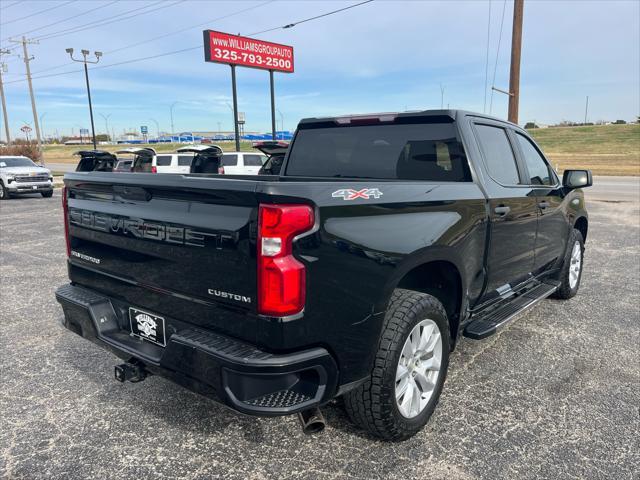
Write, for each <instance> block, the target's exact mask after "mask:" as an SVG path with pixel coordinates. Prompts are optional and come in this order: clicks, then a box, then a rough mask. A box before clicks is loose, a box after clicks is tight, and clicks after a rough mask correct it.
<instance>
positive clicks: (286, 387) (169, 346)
mask: <svg viewBox="0 0 640 480" xmlns="http://www.w3.org/2000/svg"><path fill="white" fill-rule="evenodd" d="M56 299H57V300H58V302H59V303H60V304H61V305H62V308H63V310H64V320H63V325H64V326H65V327H66V328H67V329H69V330H71V331H73V332H74V333H77V334H78V335H81V336H82V337H84V338H86V339H88V340H91V341H92V342H94V343H96V344H98V345H100V346H101V347H103V348H105V349H108V350H110V351H111V352H113V353H114V354H116V355H117V356H118V357H120V358H122V359H124V360H130V359H132V358H134V359H137V361H139V362H142V364H144V368H145V370H147V371H148V372H150V373H153V374H156V375H160V376H162V377H165V378H168V379H170V380H172V381H174V382H175V383H178V384H180V385H182V386H184V387H186V388H188V389H189V390H192V391H194V392H197V393H200V394H202V395H205V396H207V397H209V398H212V399H214V400H216V401H219V402H222V403H224V404H226V405H227V406H229V407H231V408H232V409H234V410H237V411H239V412H242V413H246V414H251V415H288V414H291V413H295V412H299V411H302V410H306V409H308V408H312V407H315V406H318V405H320V404H322V403H325V402H327V401H328V400H330V399H331V398H332V397H333V396H334V395H335V392H336V383H337V377H338V371H337V367H336V363H335V362H334V360H333V358H332V357H331V355H330V354H329V353H328V352H327V351H326V350H325V349H323V348H319V347H316V348H311V349H307V350H303V351H298V352H293V353H287V354H282V355H277V354H272V353H269V352H265V351H262V350H260V349H258V348H256V347H255V346H253V345H250V344H248V343H245V342H241V341H239V340H236V339H234V338H231V337H227V336H223V335H220V334H217V333H213V332H210V331H205V330H202V329H198V328H195V327H193V326H191V325H189V324H186V323H184V322H181V321H180V320H178V319H173V318H170V317H166V332H167V333H166V337H167V338H166V347H161V346H158V345H155V344H152V343H150V342H147V341H145V340H141V339H139V338H137V337H133V336H132V335H131V334H130V329H129V319H128V314H127V312H128V307H129V306H128V305H124V304H123V303H122V302H119V301H118V300H116V299H113V298H109V297H106V296H103V295H101V294H99V293H97V292H95V291H93V290H89V289H87V288H84V287H79V286H76V285H64V286H62V287H60V288H59V289H58V290H57V291H56Z"/></svg>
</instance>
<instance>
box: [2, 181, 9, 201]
mask: <svg viewBox="0 0 640 480" xmlns="http://www.w3.org/2000/svg"><path fill="white" fill-rule="evenodd" d="M8 199H9V190H7V187H5V186H4V183H2V182H0V200H8Z"/></svg>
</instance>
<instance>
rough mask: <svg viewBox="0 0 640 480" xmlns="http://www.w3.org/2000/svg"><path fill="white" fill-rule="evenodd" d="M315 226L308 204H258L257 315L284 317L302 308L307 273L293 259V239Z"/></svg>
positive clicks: (302, 266)
mask: <svg viewBox="0 0 640 480" xmlns="http://www.w3.org/2000/svg"><path fill="white" fill-rule="evenodd" d="M314 223H315V218H314V214H313V209H312V208H311V207H310V206H308V205H260V210H259V213H258V313H261V314H263V315H270V316H275V317H284V316H288V315H293V314H296V313H299V312H301V311H302V310H303V309H304V304H305V293H306V281H305V280H306V270H305V267H304V265H303V264H302V263H300V262H299V261H298V260H297V259H296V258H295V257H294V256H293V253H292V252H293V239H294V238H295V237H296V236H297V235H300V234H301V233H304V232H307V231H309V230H311V229H312V228H313V225H314Z"/></svg>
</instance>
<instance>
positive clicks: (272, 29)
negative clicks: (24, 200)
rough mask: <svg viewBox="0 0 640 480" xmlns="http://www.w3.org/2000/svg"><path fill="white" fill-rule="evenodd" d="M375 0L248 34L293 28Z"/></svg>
mask: <svg viewBox="0 0 640 480" xmlns="http://www.w3.org/2000/svg"><path fill="white" fill-rule="evenodd" d="M371 2H373V0H366V1H365V2H360V3H355V4H353V5H349V6H348V7H344V8H339V9H338V10H333V11H331V12H327V13H323V14H321V15H316V16H315V17H311V18H305V19H304V20H298V21H297V22H293V23H288V24H287V25H282V26H281V27H273V28H269V29H267V30H261V31H260V32H255V33H250V34H249V35H248V36H250V37H251V36H253V35H260V34H261V33H267V32H273V31H274V30H281V29H284V28H293V27H295V26H296V25H300V24H301V23H306V22H310V21H312V20H317V19H318V18H323V17H328V16H329V15H333V14H336V13H339V12H344V11H345V10H349V9H351V8H356V7H359V6H360V5H364V4H365V3H371Z"/></svg>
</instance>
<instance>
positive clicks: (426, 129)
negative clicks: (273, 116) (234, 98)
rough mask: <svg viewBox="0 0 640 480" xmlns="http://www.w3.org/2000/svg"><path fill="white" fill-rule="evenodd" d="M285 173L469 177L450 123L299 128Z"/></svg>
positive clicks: (442, 179)
mask: <svg viewBox="0 0 640 480" xmlns="http://www.w3.org/2000/svg"><path fill="white" fill-rule="evenodd" d="M286 175H288V176H305V177H334V178H339V177H347V178H379V179H398V180H426V181H438V182H468V181H471V175H470V172H469V167H468V164H467V159H466V156H465V154H464V149H463V147H462V144H461V143H460V140H459V139H458V136H457V131H456V127H455V125H454V124H453V123H428V124H427V123H424V124H422V123H420V124H390V125H361V126H339V127H338V126H336V127H321V128H313V127H312V128H307V129H301V130H299V131H298V133H297V134H296V138H295V141H294V143H293V146H292V147H291V153H290V154H289V160H288V162H287V169H286Z"/></svg>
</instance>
